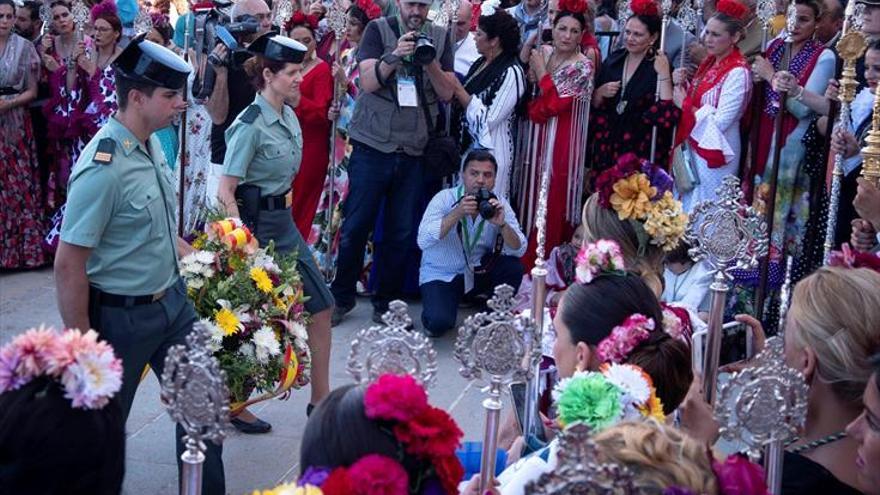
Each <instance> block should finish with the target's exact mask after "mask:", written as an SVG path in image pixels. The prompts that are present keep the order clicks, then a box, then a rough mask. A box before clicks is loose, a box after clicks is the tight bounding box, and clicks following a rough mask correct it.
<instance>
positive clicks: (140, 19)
mask: <svg viewBox="0 0 880 495" xmlns="http://www.w3.org/2000/svg"><path fill="white" fill-rule="evenodd" d="M132 27H133V28H134V33H135V34H136V35H137V34H146V33H149V32H150V31H151V30H152V29H153V19H152V18H151V17H150V14H148V13H147V11H146V10H144V9H138V12H137V15H136V16H135V18H134V24H133V26H132ZM184 44H186V41H184ZM184 57H186V52H184Z"/></svg>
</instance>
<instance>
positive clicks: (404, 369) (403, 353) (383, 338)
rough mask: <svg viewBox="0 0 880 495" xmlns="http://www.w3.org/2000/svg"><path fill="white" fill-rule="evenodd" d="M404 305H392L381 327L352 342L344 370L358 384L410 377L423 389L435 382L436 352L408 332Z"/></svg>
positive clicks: (360, 334) (363, 332)
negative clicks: (384, 377)
mask: <svg viewBox="0 0 880 495" xmlns="http://www.w3.org/2000/svg"><path fill="white" fill-rule="evenodd" d="M408 309H409V308H408V307H407V305H406V303H405V302H403V301H392V302H391V304H389V305H388V311H387V312H386V313H385V314H384V315H383V316H382V321H383V322H384V323H385V325H384V326H382V325H377V326H372V327H370V328H365V329H363V330H361V331H359V332H358V333H357V335H356V336H355V338H354V340H352V342H351V352H349V354H348V361H347V363H346V369H347V370H348V373H349V374H350V375H351V376H352V378H354V380H355V381H356V382H358V383H369V382H372V381H374V380H376V379H377V378H379V377H380V376H381V375H384V374H386V373H393V374H396V375H410V376H413V377H414V378H416V379H417V380H419V381H420V382H421V383H422V384H423V385H424V386H425V388H429V387H431V386H432V385H433V384H434V381H435V379H436V378H437V352H436V351H435V350H434V346H433V345H432V344H431V341H430V340H429V339H428V337H426V336H425V335H424V334H422V333H419V332H413V331H410V330H409V328H410V326H411V325H412V319H410V317H409V314H408V312H407V311H408Z"/></svg>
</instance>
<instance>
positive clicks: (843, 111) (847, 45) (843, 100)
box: [824, 2, 867, 264]
mask: <svg viewBox="0 0 880 495" xmlns="http://www.w3.org/2000/svg"><path fill="white" fill-rule="evenodd" d="M854 15H855V2H850V3H849V4H847V6H846V13H845V14H844V18H843V35H842V36H841V37H840V40H839V41H838V42H837V53H838V54H839V55H840V57H841V58H842V59H843V72H842V73H841V77H840V117H839V118H838V120H837V124H836V125H835V126H834V130H835V131H838V130H842V131H849V128H850V126H851V124H852V123H851V114H850V112H851V106H850V104H851V103H852V101H853V99H854V98H855V96H856V89H858V87H859V82H858V81H857V80H856V60H858V58H859V57H861V56H862V53H864V52H865V48H867V40H866V39H865V35H863V34H862V33H861V32H860V31H859V30H858V29H851V27H852V21H853V17H854ZM842 180H843V153H835V154H834V171H833V173H832V179H831V192H830V195H829V198H828V221H827V223H826V226H825V257H824V262H825V264H828V259H829V257H830V256H831V249H832V248H833V247H834V234H835V231H836V230H837V212H838V210H839V208H840V183H841V181H842Z"/></svg>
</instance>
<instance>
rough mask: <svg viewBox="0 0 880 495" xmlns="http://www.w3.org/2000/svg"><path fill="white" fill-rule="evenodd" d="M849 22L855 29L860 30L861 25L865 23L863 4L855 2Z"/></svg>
mask: <svg viewBox="0 0 880 495" xmlns="http://www.w3.org/2000/svg"><path fill="white" fill-rule="evenodd" d="M850 23H851V24H852V27H853V29H855V30H856V31H861V30H862V27H863V26H864V25H865V4H863V3H857V4H856V5H855V7H853V13H852V16H851V17H850Z"/></svg>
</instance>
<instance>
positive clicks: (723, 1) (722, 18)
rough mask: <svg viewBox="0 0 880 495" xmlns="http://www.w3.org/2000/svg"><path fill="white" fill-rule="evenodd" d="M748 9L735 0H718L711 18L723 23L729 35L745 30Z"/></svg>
mask: <svg viewBox="0 0 880 495" xmlns="http://www.w3.org/2000/svg"><path fill="white" fill-rule="evenodd" d="M748 13H749V9H748V7H746V6H745V5H743V4H741V3H739V2H738V1H737V0H718V3H717V4H716V6H715V14H713V15H712V19H715V20H716V21H718V22H720V23H722V24H724V27H725V28H726V29H727V32H728V33H730V35H731V36H733V35H735V34H736V33H742V32H744V31H745V19H746V17H747V16H748Z"/></svg>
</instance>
